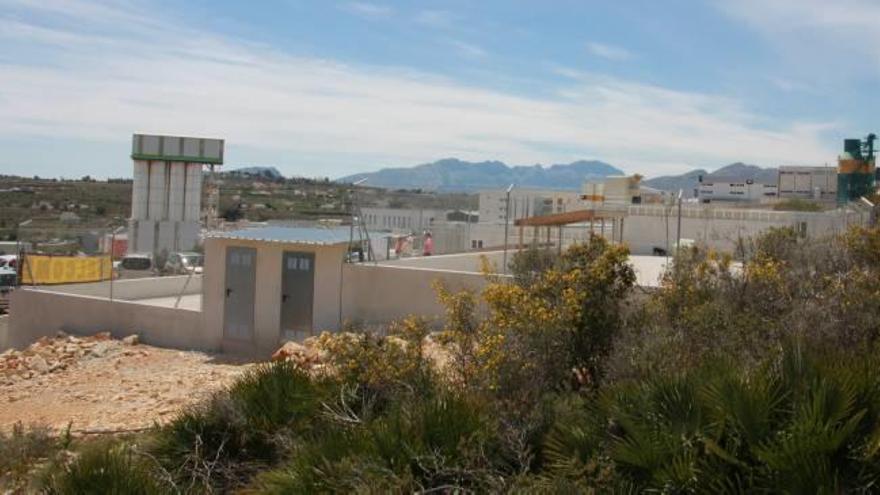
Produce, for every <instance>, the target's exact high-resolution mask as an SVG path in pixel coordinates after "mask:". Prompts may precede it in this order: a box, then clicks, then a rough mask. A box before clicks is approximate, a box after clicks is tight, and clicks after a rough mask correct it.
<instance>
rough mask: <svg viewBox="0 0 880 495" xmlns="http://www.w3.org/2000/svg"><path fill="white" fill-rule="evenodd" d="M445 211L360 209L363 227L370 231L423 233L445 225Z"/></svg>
mask: <svg viewBox="0 0 880 495" xmlns="http://www.w3.org/2000/svg"><path fill="white" fill-rule="evenodd" d="M447 213H448V212H447V210H440V209H422V208H374V207H365V208H361V215H362V216H363V220H364V225H366V227H367V228H368V229H370V230H388V231H392V232H418V233H421V232H424V231H426V230H431V228H433V227H434V226H435V225H438V224H441V223H445V222H446V215H447Z"/></svg>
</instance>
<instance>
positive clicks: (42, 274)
mask: <svg viewBox="0 0 880 495" xmlns="http://www.w3.org/2000/svg"><path fill="white" fill-rule="evenodd" d="M112 273H113V262H112V261H110V257H109V256H89V257H84V256H44V255H27V256H25V257H24V262H23V263H22V265H21V283H22V285H32V284H69V283H75V282H99V281H101V280H109V279H110V276H111V275H112Z"/></svg>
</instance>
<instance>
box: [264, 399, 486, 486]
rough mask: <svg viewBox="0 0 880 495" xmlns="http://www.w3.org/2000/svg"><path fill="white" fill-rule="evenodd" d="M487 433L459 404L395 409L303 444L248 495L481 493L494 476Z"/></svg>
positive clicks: (472, 410) (475, 411)
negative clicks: (457, 490)
mask: <svg viewBox="0 0 880 495" xmlns="http://www.w3.org/2000/svg"><path fill="white" fill-rule="evenodd" d="M489 425H491V421H489V420H488V418H486V417H485V415H484V414H483V413H482V412H481V408H480V407H479V406H477V405H475V404H474V403H472V402H471V401H469V400H466V399H464V398H461V397H456V396H449V395H445V394H441V395H440V396H438V397H435V398H429V399H427V400H423V401H421V400H415V401H408V402H401V403H397V404H395V405H394V406H392V407H391V408H389V409H388V410H387V411H386V412H385V414H383V415H381V416H379V417H377V418H375V419H373V420H371V421H367V422H364V423H360V424H348V425H338V426H337V427H335V428H329V429H327V430H325V431H323V432H320V433H319V432H314V433H313V434H312V435H310V436H309V437H307V438H303V439H302V440H301V442H299V444H298V445H297V447H296V448H295V449H294V450H293V451H292V452H291V457H290V461H289V462H288V463H287V465H285V466H284V467H282V468H279V469H276V470H272V471H269V472H266V473H263V474H261V475H260V476H259V477H258V478H257V480H256V482H255V483H254V485H253V486H252V491H253V492H254V493H314V492H317V493H326V492H358V493H388V492H394V493H401V492H414V491H422V490H429V489H432V488H438V487H446V488H447V489H446V490H445V491H452V490H453V489H459V490H478V489H480V488H482V490H486V489H487V488H488V486H489V484H490V480H491V479H492V476H491V475H490V474H492V473H495V472H496V466H493V465H492V464H491V462H490V456H491V455H490V454H491V453H492V452H495V451H496V449H495V448H494V447H493V446H492V441H491V438H490V437H491V428H490V427H489ZM496 453H497V452H496Z"/></svg>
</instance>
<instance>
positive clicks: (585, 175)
mask: <svg viewBox="0 0 880 495" xmlns="http://www.w3.org/2000/svg"><path fill="white" fill-rule="evenodd" d="M613 175H624V172H623V171H622V170H620V169H619V168H617V167H614V166H612V165H609V164H607V163H605V162H601V161H597V160H590V161H588V160H580V161H576V162H572V163H567V164H557V165H550V166H549V167H544V166H541V165H531V166H509V165H507V164H505V163H503V162H499V161H485V162H467V161H463V160H458V159H456V158H446V159H443V160H438V161H436V162H433V163H425V164H422V165H417V166H415V167H407V168H403V167H401V168H384V169H381V170H378V171H376V172H369V173H362V174H355V175H349V176H347V177H341V178H339V179H337V182H356V181H359V180H361V179H367V182H366V184H367V185H369V186H375V187H385V188H389V189H425V190H430V191H438V192H452V191H456V192H471V191H476V190H480V189H499V188H505V187H507V186H508V185H509V184H516V185H517V187H524V188H540V189H575V190H579V189H580V188H581V184H582V183H583V182H584V180H588V179H598V178H603V177H608V176H613Z"/></svg>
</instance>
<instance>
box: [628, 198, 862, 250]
mask: <svg viewBox="0 0 880 495" xmlns="http://www.w3.org/2000/svg"><path fill="white" fill-rule="evenodd" d="M666 211H668V217H667V214H666ZM667 220H668V232H669V242H670V244H672V243H674V242H675V238H676V231H677V209H675V208H672V209H667V208H664V207H662V206H633V207H630V208H629V215H628V216H627V217H626V218H625V219H624V227H623V240H624V242H626V243H627V244H628V245H629V247H630V251H631V252H632V253H633V254H650V253H651V251H652V249H653V248H654V247H655V246H656V247H661V248H665V247H666V239H667ZM866 220H867V218H866V216H864V215H861V214H858V213H854V212H844V211H842V210H834V211H828V212H792V211H772V210H747V209H734V208H714V207H710V206H699V207H685V208H683V209H682V220H681V237H682V239H693V240H695V241H697V242H699V243H703V244H706V245H707V246H708V247H710V248H712V249H716V250H720V251H728V252H730V251H733V250H734V249H736V245H737V241H738V240H739V239H746V238H749V237H754V236H756V235H758V234H760V233H761V232H763V231H765V230H767V229H769V228H771V227H795V228H801V227H806V235H807V236H809V237H812V238H817V237H824V236H828V235H832V234H836V233H840V232H843V231H844V230H845V229H846V228H847V226H848V225H853V224H861V223H864V222H865V221H866ZM670 247H671V246H670Z"/></svg>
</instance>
